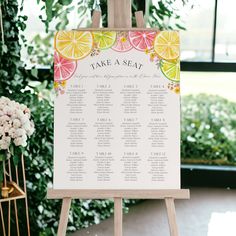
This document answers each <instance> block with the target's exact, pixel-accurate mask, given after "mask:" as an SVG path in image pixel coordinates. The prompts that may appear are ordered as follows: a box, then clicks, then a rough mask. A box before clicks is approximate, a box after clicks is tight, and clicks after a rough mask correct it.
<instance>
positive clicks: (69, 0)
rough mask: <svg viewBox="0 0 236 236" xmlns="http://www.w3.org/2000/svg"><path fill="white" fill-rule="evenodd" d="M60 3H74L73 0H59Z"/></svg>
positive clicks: (64, 4)
mask: <svg viewBox="0 0 236 236" xmlns="http://www.w3.org/2000/svg"><path fill="white" fill-rule="evenodd" d="M58 3H60V4H61V5H63V6H68V5H70V4H71V3H72V0H58Z"/></svg>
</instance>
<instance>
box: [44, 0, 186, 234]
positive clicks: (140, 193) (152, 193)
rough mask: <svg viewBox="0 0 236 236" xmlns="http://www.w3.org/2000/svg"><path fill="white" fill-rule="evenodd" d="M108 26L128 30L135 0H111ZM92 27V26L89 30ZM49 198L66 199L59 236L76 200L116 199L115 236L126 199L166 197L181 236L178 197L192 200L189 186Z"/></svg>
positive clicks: (174, 230) (96, 17) (51, 192)
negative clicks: (176, 209)
mask: <svg viewBox="0 0 236 236" xmlns="http://www.w3.org/2000/svg"><path fill="white" fill-rule="evenodd" d="M135 17H136V22H137V27H138V28H139V29H140V28H145V22H144V17H143V12H141V11H139V12H136V13H135ZM100 18H101V12H99V11H96V10H95V11H94V13H93V17H92V29H93V28H99V25H100ZM108 27H109V28H110V29H114V30H117V28H124V29H126V30H127V29H128V28H131V27H132V22H131V0H119V1H118V0H108ZM87 30H88V29H87ZM105 30H109V29H105ZM47 198H48V199H62V208H61V216H60V222H59V227H58V232H57V235H58V236H65V235H66V228H67V223H68V216H69V210H70V206H71V200H72V199H109V198H113V199H114V236H122V235H123V227H122V223H123V211H122V199H125V198H126V199H163V200H165V204H166V209H167V216H168V221H169V228H170V235H171V236H179V233H178V226H177V221H176V212H175V204H174V200H175V199H189V198H190V192H189V190H188V189H176V190H175V189H170V190H93V189H91V190H67V189H66V190H63V189H60V190H55V189H48V193H47Z"/></svg>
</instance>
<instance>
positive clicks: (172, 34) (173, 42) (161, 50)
mask: <svg viewBox="0 0 236 236" xmlns="http://www.w3.org/2000/svg"><path fill="white" fill-rule="evenodd" d="M154 50H155V52H156V53H157V54H158V56H159V57H161V58H163V59H166V60H174V59H177V58H178V57H179V33H178V32H176V31H162V32H160V33H159V34H158V35H157V36H156V38H155V40H154Z"/></svg>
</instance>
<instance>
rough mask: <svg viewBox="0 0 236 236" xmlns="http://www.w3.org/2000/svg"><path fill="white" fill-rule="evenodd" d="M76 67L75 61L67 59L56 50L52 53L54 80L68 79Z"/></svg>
mask: <svg viewBox="0 0 236 236" xmlns="http://www.w3.org/2000/svg"><path fill="white" fill-rule="evenodd" d="M76 67H77V63H76V61H73V60H68V59H66V58H64V57H62V56H60V54H58V53H57V52H55V53H54V81H64V80H67V79H69V78H70V77H71V76H72V75H73V74H74V72H75V70H76Z"/></svg>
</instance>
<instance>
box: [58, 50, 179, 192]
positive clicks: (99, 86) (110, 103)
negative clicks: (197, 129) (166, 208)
mask: <svg viewBox="0 0 236 236" xmlns="http://www.w3.org/2000/svg"><path fill="white" fill-rule="evenodd" d="M168 84H169V81H168V80H167V79H166V78H164V76H163V75H162V73H161V71H160V69H159V68H158V65H157V64H156V63H153V62H150V61H149V59H148V58H147V56H146V55H145V54H144V53H141V52H139V51H137V50H131V51H130V52H127V53H122V54H121V53H120V54H119V53H117V52H114V51H113V50H107V51H105V52H103V53H102V54H101V55H99V56H97V57H87V58H85V59H83V60H81V61H79V63H78V66H77V70H76V72H75V74H74V75H73V77H72V78H71V79H70V80H68V81H67V84H66V90H65V93H64V94H63V95H61V96H58V97H57V98H56V99H55V146H54V147H55V150H54V154H55V162H54V168H55V171H54V174H55V176H54V188H63V189H168V188H169V189H173V188H175V189H176V188H179V187H180V178H179V171H180V163H179V162H180V161H179V159H180V158H179V156H180V154H179V146H180V138H179V129H180V127H179V124H180V111H179V109H180V104H179V95H177V94H175V93H173V92H172V91H170V90H169V89H168Z"/></svg>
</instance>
